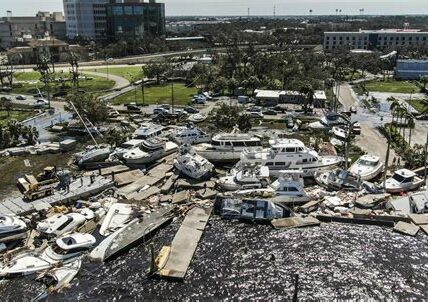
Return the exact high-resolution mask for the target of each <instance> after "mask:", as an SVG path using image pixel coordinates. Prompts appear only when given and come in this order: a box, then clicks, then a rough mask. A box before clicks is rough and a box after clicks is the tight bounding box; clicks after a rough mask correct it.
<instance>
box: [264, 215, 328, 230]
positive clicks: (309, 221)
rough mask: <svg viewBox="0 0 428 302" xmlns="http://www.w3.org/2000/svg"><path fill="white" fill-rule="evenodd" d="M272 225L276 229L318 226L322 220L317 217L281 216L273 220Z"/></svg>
mask: <svg viewBox="0 0 428 302" xmlns="http://www.w3.org/2000/svg"><path fill="white" fill-rule="evenodd" d="M271 223H272V225H273V227H274V228H275V229H282V228H286V229H290V228H303V227H308V226H318V225H320V224H321V223H320V221H319V220H318V219H316V218H315V217H312V216H308V217H301V216H295V217H288V218H280V219H274V220H272V222H271Z"/></svg>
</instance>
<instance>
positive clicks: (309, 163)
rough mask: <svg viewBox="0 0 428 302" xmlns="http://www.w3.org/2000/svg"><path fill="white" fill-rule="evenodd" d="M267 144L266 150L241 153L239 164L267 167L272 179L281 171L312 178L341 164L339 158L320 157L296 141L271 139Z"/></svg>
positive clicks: (247, 150)
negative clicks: (299, 172) (299, 171)
mask: <svg viewBox="0 0 428 302" xmlns="http://www.w3.org/2000/svg"><path fill="white" fill-rule="evenodd" d="M269 144H270V148H267V149H263V150H254V149H253V150H251V149H245V150H244V151H242V153H241V161H240V164H253V165H262V166H267V167H269V171H270V175H271V176H273V177H278V176H279V175H280V174H281V171H283V170H301V171H302V173H303V177H312V176H313V175H314V173H315V172H316V171H319V170H325V169H328V168H331V167H333V166H336V165H338V164H339V163H341V162H343V158H342V157H340V156H320V155H318V153H317V152H316V151H315V150H312V149H309V148H307V147H306V146H305V145H304V144H303V142H301V141H299V140H297V139H273V140H270V141H269Z"/></svg>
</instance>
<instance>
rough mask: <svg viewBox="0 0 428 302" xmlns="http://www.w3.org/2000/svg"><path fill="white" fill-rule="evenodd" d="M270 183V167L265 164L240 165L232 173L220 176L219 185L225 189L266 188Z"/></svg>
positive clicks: (251, 189)
mask: <svg viewBox="0 0 428 302" xmlns="http://www.w3.org/2000/svg"><path fill="white" fill-rule="evenodd" d="M269 183H270V179H269V168H268V167H263V166H250V167H238V168H234V169H232V171H231V175H228V176H223V177H220V179H219V180H218V181H217V185H218V186H219V187H220V188H222V189H223V190H225V191H236V190H250V191H253V190H254V189H260V188H265V187H266V186H267V185H268V184H269Z"/></svg>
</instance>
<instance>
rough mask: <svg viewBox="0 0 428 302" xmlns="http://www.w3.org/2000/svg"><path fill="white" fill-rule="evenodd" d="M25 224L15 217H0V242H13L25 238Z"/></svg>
mask: <svg viewBox="0 0 428 302" xmlns="http://www.w3.org/2000/svg"><path fill="white" fill-rule="evenodd" d="M26 232H27V224H26V223H25V222H24V221H23V220H21V219H20V218H19V217H18V216H16V215H0V242H1V243H3V242H9V241H15V240H18V239H22V238H25V237H26V236H27V233H26Z"/></svg>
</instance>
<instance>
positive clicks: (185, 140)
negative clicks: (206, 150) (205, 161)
mask: <svg viewBox="0 0 428 302" xmlns="http://www.w3.org/2000/svg"><path fill="white" fill-rule="evenodd" d="M173 139H174V141H176V142H177V143H179V144H191V145H193V144H200V143H207V142H210V141H211V137H210V136H209V135H208V134H207V133H205V132H204V131H202V130H201V129H199V128H197V127H195V125H193V124H188V125H187V126H186V127H182V128H179V129H177V131H176V132H175V133H174V135H173Z"/></svg>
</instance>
